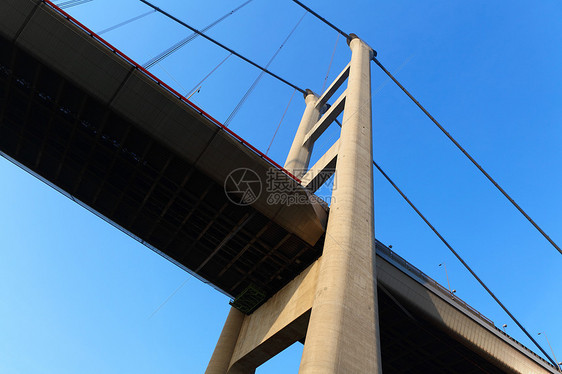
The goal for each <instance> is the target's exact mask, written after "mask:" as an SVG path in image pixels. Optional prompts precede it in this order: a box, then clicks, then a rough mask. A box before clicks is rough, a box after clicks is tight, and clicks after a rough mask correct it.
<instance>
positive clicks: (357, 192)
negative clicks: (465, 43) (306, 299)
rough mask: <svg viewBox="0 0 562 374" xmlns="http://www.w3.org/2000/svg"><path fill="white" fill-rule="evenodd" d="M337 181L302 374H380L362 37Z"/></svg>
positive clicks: (356, 42) (355, 52)
mask: <svg viewBox="0 0 562 374" xmlns="http://www.w3.org/2000/svg"><path fill="white" fill-rule="evenodd" d="M350 48H351V50H352V58H351V65H350V71H349V78H348V87H347V94H346V103H345V110H344V116H343V123H342V124H343V126H342V131H341V136H340V148H339V153H338V159H337V164H336V182H335V186H334V190H333V193H332V205H331V208H330V215H329V218H328V227H327V231H326V240H325V245H324V252H323V255H322V258H321V261H320V269H319V275H318V285H317V288H316V293H315V298H314V302H313V304H312V313H311V317H310V323H309V326H308V331H307V336H306V342H305V346H304V351H303V356H302V360H301V365H300V371H299V372H300V373H305V374H312V373H314V374H335V373H369V374H372V373H381V372H382V370H381V360H380V339H379V330H378V304H377V294H376V274H375V269H376V268H375V264H374V261H375V253H374V248H375V241H374V239H375V237H374V207H373V169H372V160H373V150H372V130H371V87H370V60H371V58H372V53H373V52H372V49H371V48H370V47H369V46H368V45H366V44H365V43H363V42H362V41H361V40H360V39H358V38H355V39H352V40H351V42H350Z"/></svg>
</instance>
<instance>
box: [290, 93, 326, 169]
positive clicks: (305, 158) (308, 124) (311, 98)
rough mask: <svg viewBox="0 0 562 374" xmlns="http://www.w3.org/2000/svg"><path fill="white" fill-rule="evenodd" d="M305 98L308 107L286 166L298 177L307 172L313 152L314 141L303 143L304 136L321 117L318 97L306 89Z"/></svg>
mask: <svg viewBox="0 0 562 374" xmlns="http://www.w3.org/2000/svg"><path fill="white" fill-rule="evenodd" d="M304 99H305V102H306V109H305V110H304V114H303V116H302V119H301V122H300V124H299V128H298V129H297V133H296V135H295V138H294V139H293V144H292V145H291V149H290V150H289V155H288V156H287V161H285V166H284V168H285V169H286V170H287V171H288V172H290V173H292V174H293V175H294V176H295V177H297V178H302V176H303V175H305V174H306V171H307V169H308V163H309V161H310V154H311V153H312V147H313V144H312V142H306V144H303V142H304V138H305V136H306V134H307V133H308V132H309V131H310V129H312V127H313V126H314V124H316V122H317V121H318V119H319V118H320V110H319V109H318V108H316V103H317V101H318V97H317V96H316V95H315V94H314V93H313V92H312V91H311V90H306V95H305V98H304Z"/></svg>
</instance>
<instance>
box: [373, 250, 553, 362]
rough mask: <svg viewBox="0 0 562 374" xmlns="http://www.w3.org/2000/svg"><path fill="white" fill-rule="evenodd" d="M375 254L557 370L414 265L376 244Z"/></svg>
mask: <svg viewBox="0 0 562 374" xmlns="http://www.w3.org/2000/svg"><path fill="white" fill-rule="evenodd" d="M377 252H379V253H380V252H382V253H383V254H384V257H387V258H389V259H390V260H392V261H394V262H396V263H398V264H399V265H400V266H402V267H403V268H405V269H407V270H408V271H409V272H411V273H413V274H415V275H416V276H417V277H418V278H420V279H421V280H422V281H424V282H426V283H428V284H430V285H432V286H433V287H435V288H437V289H438V290H439V291H441V293H442V294H444V295H446V296H448V297H450V298H451V299H453V300H455V302H457V303H458V304H460V305H461V306H462V307H464V308H466V309H467V310H469V311H470V312H471V313H473V314H474V315H476V316H478V317H479V318H480V319H482V320H483V321H485V322H487V323H488V324H489V325H490V326H492V327H493V328H494V329H495V330H496V331H498V332H499V333H500V334H502V335H503V336H505V337H506V338H508V339H510V340H511V341H512V342H514V343H515V344H517V346H519V347H521V348H523V349H524V350H525V351H526V352H529V353H531V354H532V355H533V356H534V357H535V358H537V359H539V360H540V361H541V362H543V363H544V364H546V365H548V366H549V367H552V368H554V369H557V368H556V367H555V366H554V365H552V364H551V363H550V362H548V361H547V360H545V359H544V358H543V357H541V356H539V355H538V354H536V353H535V352H534V351H533V350H531V349H529V348H527V347H526V346H525V345H523V344H522V343H521V342H519V341H518V340H516V339H514V338H512V337H511V336H510V335H508V334H507V333H505V332H504V331H502V330H501V329H500V328H498V327H497V326H496V325H495V324H494V322H493V321H492V320H491V319H489V318H488V317H486V316H485V315H483V314H482V313H480V312H479V311H477V310H476V309H474V308H473V307H471V306H470V305H468V304H467V303H466V302H465V301H463V300H462V299H461V298H459V297H458V296H456V295H454V294H453V293H451V292H450V291H449V290H448V289H446V288H445V287H443V286H442V285H441V284H439V283H437V281H435V280H434V279H432V278H431V277H429V276H428V275H427V274H425V273H424V272H423V271H421V270H420V269H418V268H416V267H415V266H414V265H412V264H411V263H409V262H408V261H406V260H405V259H404V258H402V257H400V256H399V255H398V254H396V253H395V252H393V251H392V250H391V249H390V248H388V247H387V246H385V245H384V244H382V243H380V242H379V243H378V245H377Z"/></svg>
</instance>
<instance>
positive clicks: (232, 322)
mask: <svg viewBox="0 0 562 374" xmlns="http://www.w3.org/2000/svg"><path fill="white" fill-rule="evenodd" d="M243 321H244V313H242V312H241V311H239V310H238V309H235V308H230V312H229V313H228V317H226V322H225V323H224V327H223V328H222V331H221V335H220V337H219V341H218V342H217V345H216V347H215V350H214V351H213V355H212V356H211V360H210V361H209V365H208V366H207V370H206V371H205V374H226V373H227V371H228V367H229V365H230V360H231V359H232V354H233V353H234V348H235V347H236V341H237V340H238V335H239V334H240V328H241V327H242V322H243Z"/></svg>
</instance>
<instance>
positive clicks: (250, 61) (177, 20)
mask: <svg viewBox="0 0 562 374" xmlns="http://www.w3.org/2000/svg"><path fill="white" fill-rule="evenodd" d="M139 1H140V2H142V3H143V4H146V5H148V6H149V7H151V8H152V9H154V10H156V11H157V12H159V13H161V14H162V15H164V16H166V17H168V18H170V19H171V20H173V21H175V22H177V23H179V24H180V25H182V26H184V27H187V28H188V29H190V30H191V31H193V32H195V33H197V34H199V35H201V36H202V37H203V38H205V39H207V40H208V41H210V42H211V43H214V44H216V45H218V46H219V47H221V48H223V49H225V50H227V51H228V52H230V53H232V54H233V55H235V56H236V57H238V58H240V59H242V60H244V61H246V62H247V63H249V64H250V65H252V66H254V67H256V68H258V69H260V70H261V71H263V72H264V73H267V74H269V75H271V76H272V77H274V78H275V79H277V80H279V81H281V82H283V83H285V84H286V85H288V86H291V87H293V88H294V89H296V90H297V91H299V92H301V93H303V94H304V93H305V92H306V91H305V90H304V89H302V88H300V87H298V86H296V85H294V84H292V83H290V82H289V81H287V80H285V79H283V78H281V77H280V76H279V75H277V74H275V73H272V72H271V71H269V70H267V69H266V68H264V67H262V66H260V65H258V64H256V63H255V62H253V61H252V60H250V59H249V58H247V57H244V56H242V55H241V54H240V53H238V52H236V51H234V50H233V49H231V48H228V47H227V46H225V45H224V44H222V43H221V42H219V41H217V40H215V39H213V38H211V37H210V36H208V35H206V34H204V33H202V32H201V31H199V30H197V29H196V28H195V27H193V26H190V25H188V24H187V23H185V22H183V21H182V20H180V19H179V18H177V17H175V16H173V15H171V14H170V13H168V12H166V11H164V10H162V9H160V8H158V7H157V6H155V5H154V4H152V3H150V2H148V1H146V0H139Z"/></svg>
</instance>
